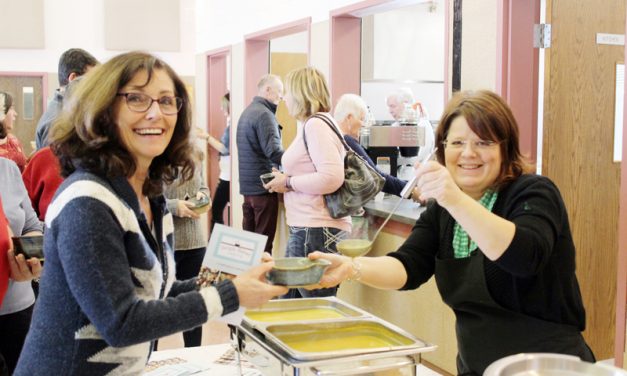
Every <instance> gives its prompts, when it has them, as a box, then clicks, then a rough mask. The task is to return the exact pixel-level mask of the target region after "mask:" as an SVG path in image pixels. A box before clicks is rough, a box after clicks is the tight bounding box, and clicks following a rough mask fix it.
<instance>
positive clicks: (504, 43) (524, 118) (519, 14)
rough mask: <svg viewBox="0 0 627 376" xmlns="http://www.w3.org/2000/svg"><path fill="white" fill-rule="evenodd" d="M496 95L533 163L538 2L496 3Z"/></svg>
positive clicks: (502, 0) (499, 0) (501, 0)
mask: <svg viewBox="0 0 627 376" xmlns="http://www.w3.org/2000/svg"><path fill="white" fill-rule="evenodd" d="M496 22H497V30H496V37H497V42H496V92H497V93H498V94H499V95H500V96H502V97H503V98H504V99H505V101H506V102H507V103H508V104H509V106H510V107H511V108H512V112H513V113H514V117H515V118H516V120H517V122H518V128H519V130H520V149H521V152H522V153H523V155H525V156H526V157H528V158H529V159H530V162H532V163H535V161H536V159H537V155H538V150H537V143H538V75H539V52H538V49H537V48H534V47H533V33H532V32H531V31H532V30H533V25H534V24H536V23H539V22H540V0H529V1H516V0H497V20H496Z"/></svg>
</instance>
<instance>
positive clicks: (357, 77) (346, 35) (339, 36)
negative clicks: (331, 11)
mask: <svg viewBox="0 0 627 376" xmlns="http://www.w3.org/2000/svg"><path fill="white" fill-rule="evenodd" d="M330 44H331V52H330V59H331V70H330V74H329V81H330V85H331V103H333V104H335V102H337V100H338V99H339V98H340V96H341V95H342V94H346V93H354V94H360V92H361V18H355V17H332V18H331V43H330Z"/></svg>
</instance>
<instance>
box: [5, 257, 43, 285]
mask: <svg viewBox="0 0 627 376" xmlns="http://www.w3.org/2000/svg"><path fill="white" fill-rule="evenodd" d="M7 257H8V259H9V271H10V277H11V279H12V280H14V281H15V282H24V281H30V280H33V279H36V278H39V276H41V268H42V266H41V262H40V261H39V259H38V258H37V257H31V258H30V259H28V260H26V258H24V255H17V256H16V255H15V253H14V252H13V250H10V251H9V252H7Z"/></svg>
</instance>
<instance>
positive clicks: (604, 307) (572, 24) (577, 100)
mask: <svg viewBox="0 0 627 376" xmlns="http://www.w3.org/2000/svg"><path fill="white" fill-rule="evenodd" d="M547 22H548V23H550V24H551V28H552V36H551V47H550V48H549V49H547V50H546V62H545V93H544V98H545V102H544V143H543V152H542V162H543V171H542V173H543V175H546V176H548V177H549V178H551V179H552V180H553V181H554V182H555V183H556V184H557V185H558V187H559V188H560V190H561V192H562V195H563V197H564V200H565V202H566V207H567V209H568V214H569V216H570V224H571V229H572V232H573V238H574V241H575V246H576V247H577V277H578V279H579V283H580V286H581V290H582V295H583V300H584V304H585V308H586V313H587V328H586V331H585V332H584V336H585V338H586V340H587V341H588V344H589V345H590V347H591V348H592V350H593V351H594V353H595V355H596V357H597V359H607V358H612V357H613V356H614V354H613V346H614V335H615V332H614V330H615V315H614V312H615V311H614V310H615V295H616V260H617V251H618V233H617V229H618V227H617V226H618V199H619V196H618V194H619V182H620V180H619V179H620V165H619V164H618V163H614V162H613V158H612V152H613V151H612V145H613V124H614V102H615V101H614V90H615V89H614V88H615V81H614V80H615V67H616V63H617V62H619V61H622V60H623V59H624V47H623V46H612V45H600V44H596V34H597V33H611V34H623V33H624V31H625V0H587V1H572V0H547ZM624 231H625V230H624Z"/></svg>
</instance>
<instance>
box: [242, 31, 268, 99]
mask: <svg viewBox="0 0 627 376" xmlns="http://www.w3.org/2000/svg"><path fill="white" fill-rule="evenodd" d="M244 48H245V51H244V54H245V59H246V60H245V61H246V62H245V64H246V67H245V71H244V82H245V84H244V85H245V86H244V90H245V92H244V106H248V104H249V103H250V101H252V99H253V97H254V96H255V95H257V82H259V78H261V76H263V75H264V74H267V73H268V72H269V71H270V42H269V41H268V40H246V45H245V47H244Z"/></svg>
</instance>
